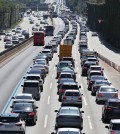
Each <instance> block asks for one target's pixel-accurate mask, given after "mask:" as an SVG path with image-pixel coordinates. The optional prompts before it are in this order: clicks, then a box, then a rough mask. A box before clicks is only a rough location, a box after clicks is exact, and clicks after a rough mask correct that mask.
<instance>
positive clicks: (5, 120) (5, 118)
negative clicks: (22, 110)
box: [0, 113, 26, 134]
mask: <svg viewBox="0 0 120 134" xmlns="http://www.w3.org/2000/svg"><path fill="white" fill-rule="evenodd" d="M0 124H1V125H0V133H3V132H4V133H15V132H16V133H22V134H25V132H26V126H25V121H24V120H23V119H21V116H20V114H19V113H4V114H1V115H0Z"/></svg>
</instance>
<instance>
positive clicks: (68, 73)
mask: <svg viewBox="0 0 120 134" xmlns="http://www.w3.org/2000/svg"><path fill="white" fill-rule="evenodd" d="M61 74H70V75H71V73H70V72H61V73H60V75H61Z"/></svg>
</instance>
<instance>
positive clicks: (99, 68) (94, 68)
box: [91, 67, 101, 70]
mask: <svg viewBox="0 0 120 134" xmlns="http://www.w3.org/2000/svg"><path fill="white" fill-rule="evenodd" d="M91 70H101V67H91Z"/></svg>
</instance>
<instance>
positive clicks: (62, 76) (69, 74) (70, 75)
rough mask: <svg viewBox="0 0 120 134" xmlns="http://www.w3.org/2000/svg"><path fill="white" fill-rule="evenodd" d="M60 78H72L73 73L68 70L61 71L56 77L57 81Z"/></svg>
mask: <svg viewBox="0 0 120 134" xmlns="http://www.w3.org/2000/svg"><path fill="white" fill-rule="evenodd" d="M62 78H73V75H72V74H71V73H69V72H61V73H60V75H59V77H58V82H59V81H60V80H61V79H62Z"/></svg>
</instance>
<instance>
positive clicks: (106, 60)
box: [98, 53, 120, 72]
mask: <svg viewBox="0 0 120 134" xmlns="http://www.w3.org/2000/svg"><path fill="white" fill-rule="evenodd" d="M98 57H99V58H100V59H101V60H103V61H104V62H106V63H107V64H108V65H110V66H111V67H113V68H114V69H115V70H117V71H118V72H120V65H117V64H116V63H114V62H112V61H110V60H109V59H107V58H106V57H104V56H102V55H101V54H99V53H98Z"/></svg>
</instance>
